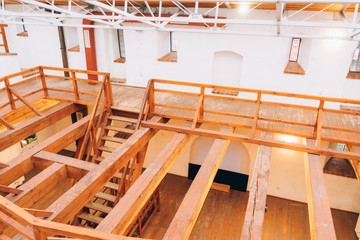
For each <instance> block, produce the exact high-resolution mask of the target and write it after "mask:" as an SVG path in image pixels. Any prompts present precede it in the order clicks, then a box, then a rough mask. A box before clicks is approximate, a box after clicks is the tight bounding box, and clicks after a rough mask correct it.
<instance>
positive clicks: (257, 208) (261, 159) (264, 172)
mask: <svg viewBox="0 0 360 240" xmlns="http://www.w3.org/2000/svg"><path fill="white" fill-rule="evenodd" d="M261 137H262V138H263V139H272V138H273V134H272V133H268V132H262V133H261ZM270 159H271V147H268V146H263V145H259V148H258V153H257V157H256V163H255V167H254V172H253V176H252V182H251V185H250V192H249V199H248V204H247V208H246V213H245V219H244V225H243V228H242V233H241V239H242V240H243V239H244V240H246V239H249V240H250V239H254V240H255V239H257V240H261V239H262V227H263V222H264V214H265V206H266V194H267V187H268V180H269V170H270Z"/></svg>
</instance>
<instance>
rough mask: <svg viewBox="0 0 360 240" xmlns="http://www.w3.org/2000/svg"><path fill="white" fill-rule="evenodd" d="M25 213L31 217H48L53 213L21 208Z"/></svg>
mask: <svg viewBox="0 0 360 240" xmlns="http://www.w3.org/2000/svg"><path fill="white" fill-rule="evenodd" d="M23 209H24V210H25V211H27V212H28V213H30V214H31V215H33V216H34V217H45V218H47V217H50V216H51V215H52V214H53V212H49V211H45V210H39V209H33V208H23Z"/></svg>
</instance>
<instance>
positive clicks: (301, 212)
mask: <svg viewBox="0 0 360 240" xmlns="http://www.w3.org/2000/svg"><path fill="white" fill-rule="evenodd" d="M191 182H192V181H190V180H188V179H187V178H184V177H180V176H175V175H171V174H168V175H167V176H166V177H165V179H164V180H163V181H162V183H161V184H160V202H161V206H160V212H157V213H155V215H154V216H153V218H152V219H151V221H150V223H149V225H148V226H147V227H146V228H145V230H144V236H143V237H145V238H152V239H161V238H162V236H163V235H164V234H165V231H166V229H167V227H168V225H169V224H170V221H171V220H172V218H173V217H174V215H175V213H176V210H177V209H178V207H179V206H180V203H181V201H182V199H183V197H184V196H185V194H186V191H187V189H188V188H189V186H190V184H191ZM247 198H248V193H244V192H240V191H236V190H230V192H229V193H226V192H222V191H217V190H214V189H211V190H210V193H209V195H208V197H207V198H206V201H205V204H204V206H203V208H202V210H201V212H200V215H199V218H198V221H197V222H196V224H195V227H194V229H193V231H192V233H191V236H190V239H193V240H195V239H196V240H201V239H204V240H211V239H217V240H218V239H224V240H230V239H240V236H241V231H242V224H243V219H244V217H245V210H246V205H247ZM267 205H268V211H267V213H265V219H264V228H263V239H264V240H289V239H291V240H304V239H310V227H309V221H308V212H307V211H308V210H307V205H306V204H304V203H299V202H295V201H290V200H286V199H280V198H276V197H271V196H268V198H267ZM332 215H333V219H334V224H335V231H336V235H337V238H338V239H344V240H345V239H346V240H357V237H356V234H355V231H354V228H355V225H356V221H357V218H358V214H355V213H350V212H345V211H340V210H334V209H332Z"/></svg>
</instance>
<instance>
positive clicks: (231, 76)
mask: <svg viewBox="0 0 360 240" xmlns="http://www.w3.org/2000/svg"><path fill="white" fill-rule="evenodd" d="M242 61H243V56H241V55H240V54H237V53H235V52H231V51H221V52H215V53H214V58H213V67H212V69H213V84H214V85H223V86H230V87H239V86H240V80H241V67H242Z"/></svg>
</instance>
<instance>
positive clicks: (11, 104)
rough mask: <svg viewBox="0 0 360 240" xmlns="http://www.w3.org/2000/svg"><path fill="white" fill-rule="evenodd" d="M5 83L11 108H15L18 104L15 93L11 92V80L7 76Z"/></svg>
mask: <svg viewBox="0 0 360 240" xmlns="http://www.w3.org/2000/svg"><path fill="white" fill-rule="evenodd" d="M4 83H5V89H6V93H7V95H8V98H9V102H10V106H11V109H12V110H15V109H16V105H15V101H14V97H13V95H12V93H11V90H10V82H9V79H8V78H7V77H5V78H4Z"/></svg>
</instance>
